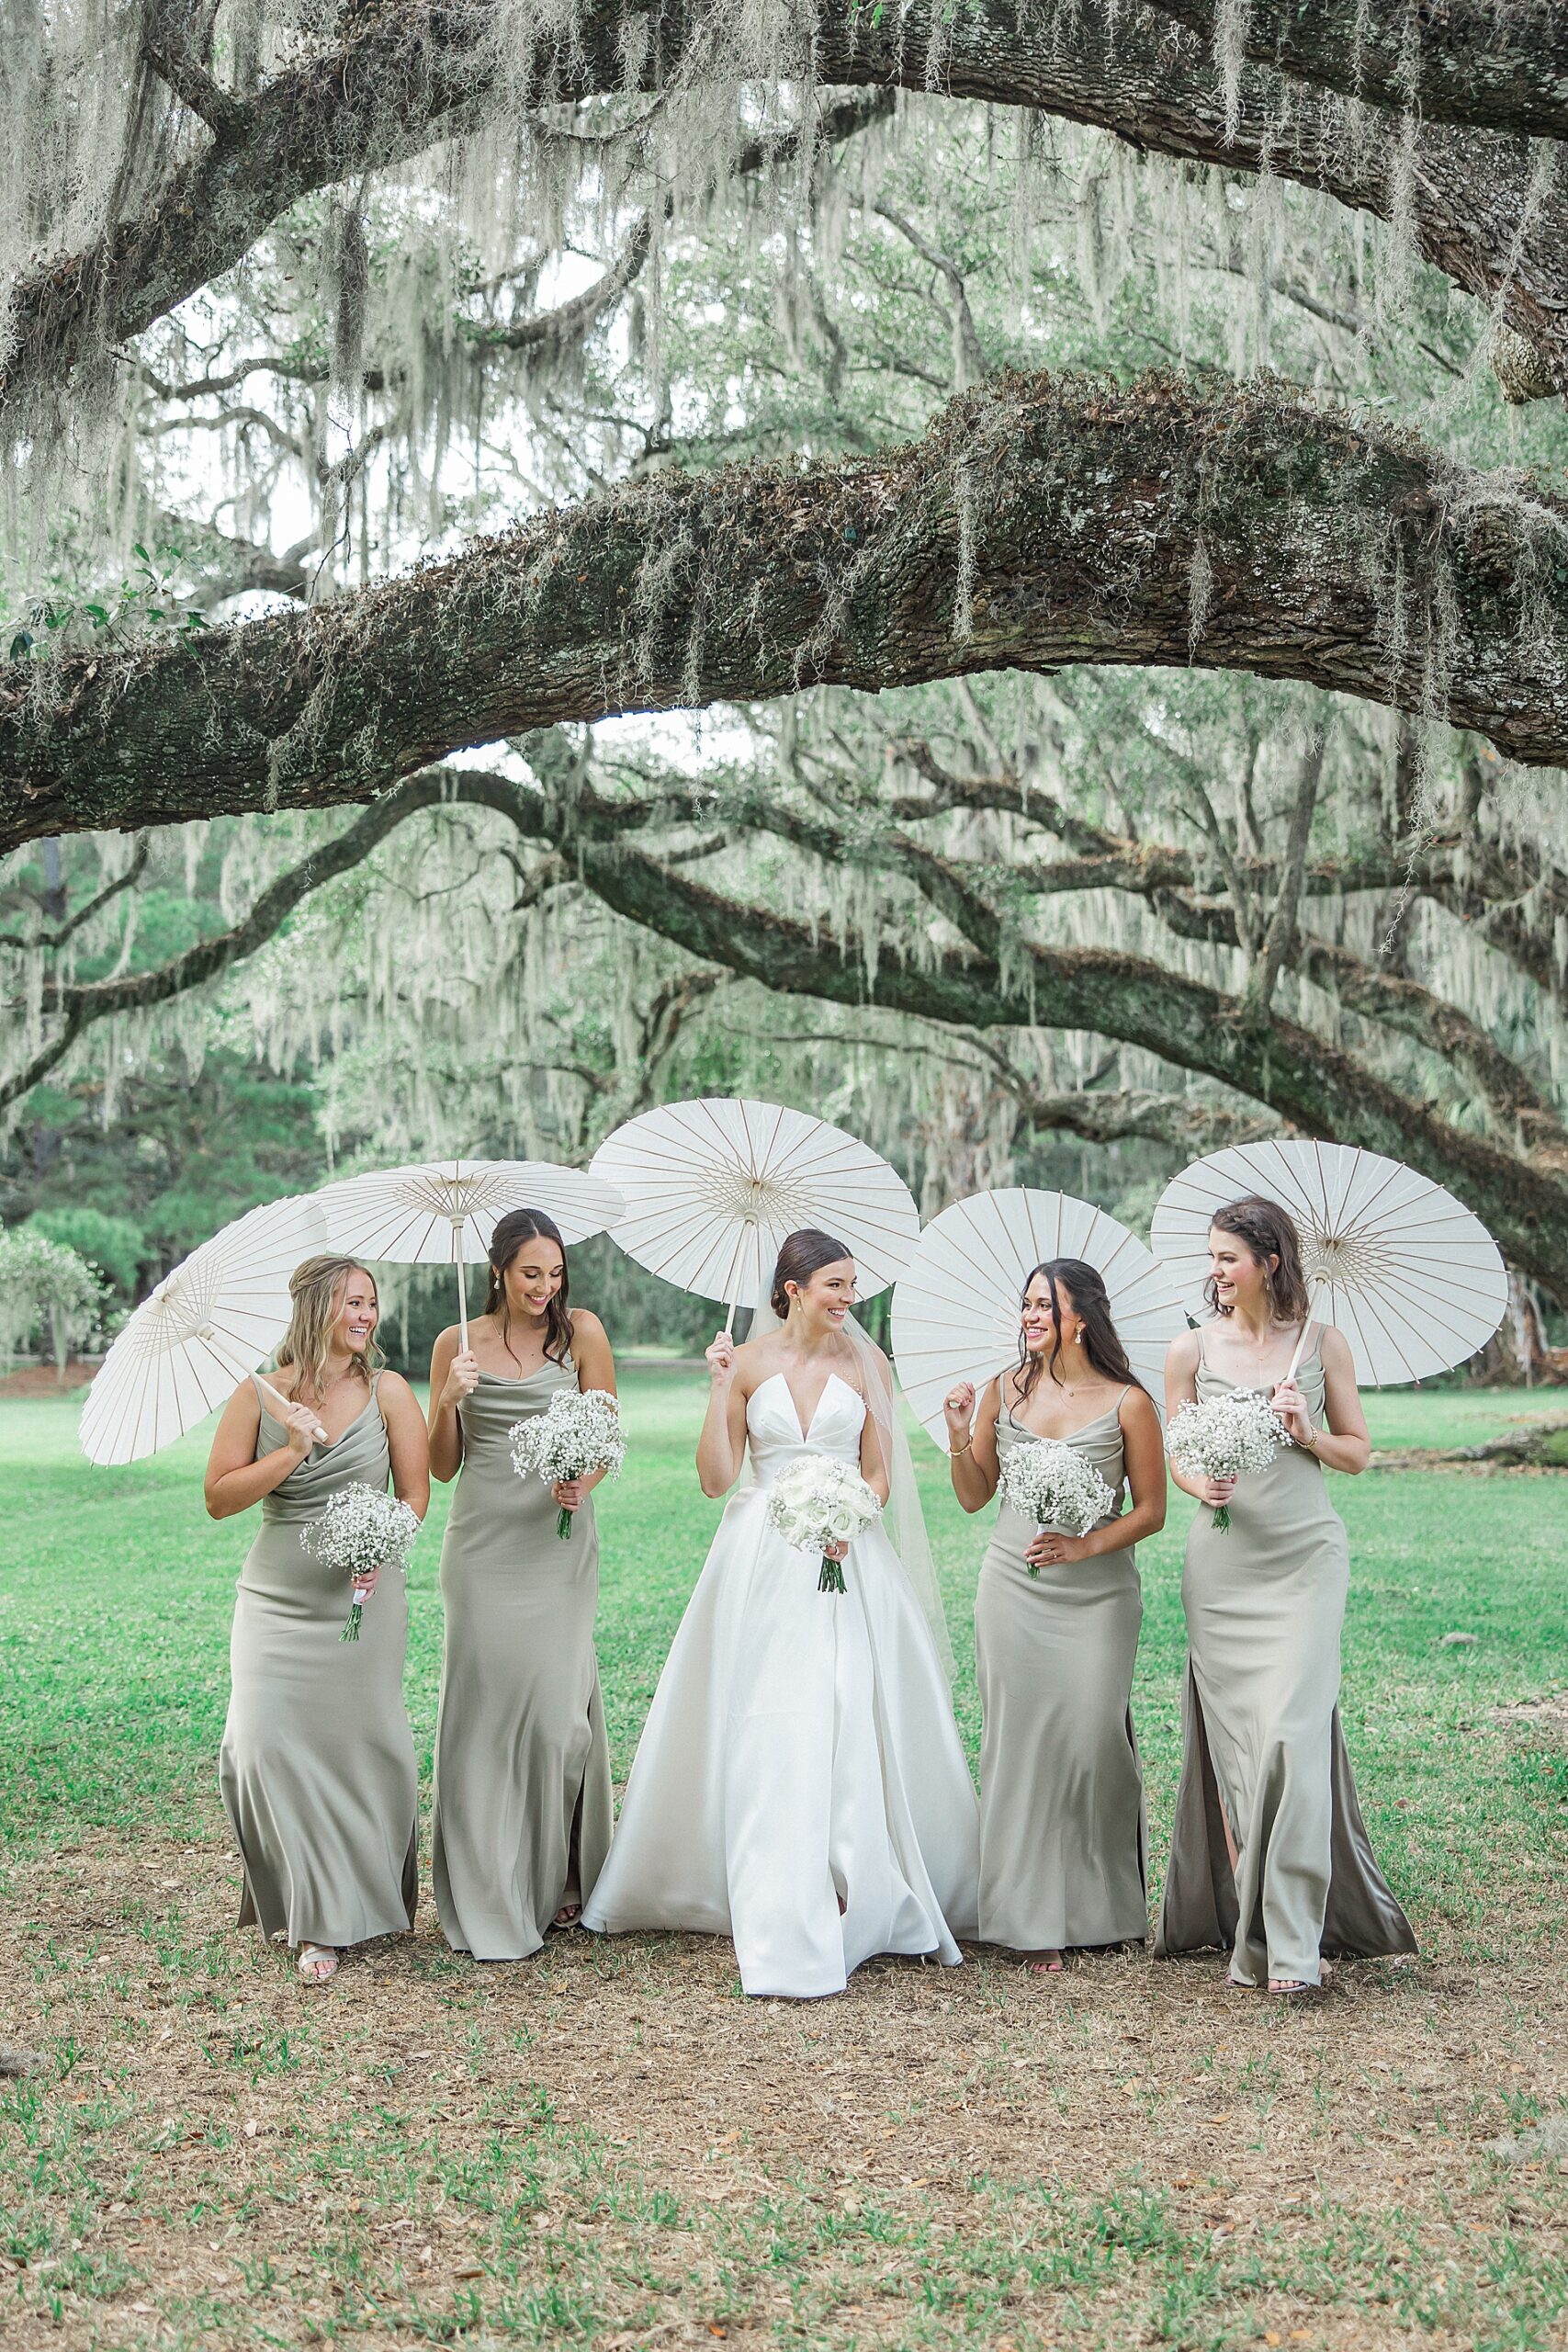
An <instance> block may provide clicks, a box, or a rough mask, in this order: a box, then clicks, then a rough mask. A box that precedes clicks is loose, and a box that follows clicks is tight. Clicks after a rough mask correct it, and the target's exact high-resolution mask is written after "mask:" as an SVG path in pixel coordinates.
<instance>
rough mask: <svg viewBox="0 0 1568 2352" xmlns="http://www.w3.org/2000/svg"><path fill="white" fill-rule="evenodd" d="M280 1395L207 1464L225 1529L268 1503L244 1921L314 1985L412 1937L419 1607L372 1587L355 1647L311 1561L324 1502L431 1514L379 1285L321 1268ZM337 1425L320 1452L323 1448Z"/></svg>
mask: <svg viewBox="0 0 1568 2352" xmlns="http://www.w3.org/2000/svg"><path fill="white" fill-rule="evenodd" d="M288 1288H289V1295H290V1297H291V1298H292V1300H293V1313H292V1316H291V1317H290V1319H289V1324H288V1331H287V1333H286V1334H285V1337H284V1340H283V1344H282V1345H281V1347H280V1348H279V1349H278V1351H277V1369H276V1372H275V1373H273V1374H271V1376H270V1381H269V1385H271V1386H272V1387H273V1388H275V1389H276V1390H277V1392H278V1393H279V1394H280V1395H281V1396H283V1397H287V1398H288V1405H287V1407H286V1408H285V1409H284V1410H283V1412H282V1413H281V1415H279V1413H278V1412H277V1411H276V1408H275V1407H273V1406H271V1405H269V1404H268V1402H267V1401H266V1399H265V1397H264V1396H263V1394H262V1391H261V1388H260V1386H259V1385H258V1384H257V1382H255V1381H254V1380H245V1381H242V1382H241V1384H240V1386H239V1387H238V1388H237V1389H236V1390H235V1392H234V1394H233V1396H232V1397H231V1398H230V1400H229V1402H228V1404H227V1406H226V1407H225V1408H224V1410H223V1418H222V1419H221V1420H220V1422H219V1424H218V1431H217V1435H216V1436H215V1437H214V1439H213V1441H212V1453H211V1457H210V1459H209V1463H208V1465H207V1483H206V1489H205V1491H206V1497H207V1508H208V1510H209V1512H210V1513H211V1515H212V1517H213V1518H214V1519H229V1518H231V1517H232V1516H233V1514H234V1513H235V1512H236V1511H242V1510H250V1508H251V1506H252V1505H253V1504H254V1503H258V1502H259V1503H260V1505H261V1510H262V1523H261V1529H260V1532H259V1533H258V1534H257V1536H256V1539H255V1542H254V1544H252V1545H251V1548H250V1550H249V1552H248V1553H247V1554H246V1555H245V1562H244V1566H243V1567H242V1569H241V1570H240V1584H239V1591H238V1595H237V1597H236V1600H235V1604H234V1626H233V1634H232V1637H231V1644H230V1653H229V1659H230V1674H231V1694H230V1700H229V1719H228V1722H227V1724H225V1726H224V1732H223V1747H222V1754H221V1758H220V1765H219V1780H220V1786H221V1789H222V1792H223V1803H224V1805H225V1807H226V1808H227V1811H228V1815H229V1823H230V1826H231V1830H232V1831H233V1836H234V1843H235V1845H236V1847H237V1848H238V1849H239V1854H240V1860H241V1862H242V1863H243V1868H244V1874H245V1891H244V1897H243V1902H242V1905H241V1908H240V1923H241V1925H242V1926H246V1925H248V1924H249V1923H250V1922H252V1921H255V1922H257V1923H258V1924H259V1925H260V1928H261V1930H262V1933H263V1934H264V1935H265V1938H266V1939H267V1941H268V1942H269V1943H279V1944H287V1945H288V1946H290V1947H298V1950H299V1973H300V1975H301V1976H302V1977H303V1978H304V1980H305V1981H306V1983H307V1984H311V1985H322V1984H325V1982H326V1981H327V1979H328V1978H329V1977H330V1976H332V1975H333V1974H335V1973H336V1970H337V1965H338V1954H339V1952H340V1951H342V1950H344V1948H345V1947H347V1946H349V1945H352V1944H360V1943H365V1942H367V1941H368V1940H369V1939H370V1938H371V1937H372V1936H387V1935H394V1934H400V1933H402V1932H404V1931H406V1930H407V1929H408V1928H411V1927H412V1925H413V1915H414V1905H415V1901H416V1899H417V1895H418V1889H419V1872H418V1772H417V1770H416V1767H415V1763H414V1752H413V1741H412V1737H411V1736H410V1732H409V1719H408V1713H407V1711H406V1709H405V1707H404V1705H403V1650H404V1645H405V1642H406V1639H407V1634H408V1600H407V1596H406V1593H405V1591H404V1588H403V1580H402V1577H401V1576H400V1575H399V1574H395V1573H394V1574H391V1575H388V1574H385V1573H382V1574H381V1575H379V1576H378V1577H377V1578H375V1579H373V1589H372V1590H371V1592H370V1594H369V1596H368V1598H367V1600H366V1604H365V1615H364V1621H363V1625H362V1629H361V1634H360V1638H359V1640H358V1641H357V1642H355V1643H344V1641H343V1639H342V1634H343V1628H344V1624H345V1623H346V1622H347V1618H348V1610H349V1601H350V1598H351V1596H350V1592H349V1588H348V1583H347V1580H346V1578H344V1577H343V1576H341V1575H340V1574H339V1573H338V1572H337V1571H336V1570H335V1569H332V1568H328V1567H324V1566H322V1565H321V1562H320V1561H319V1560H317V1559H316V1557H315V1556H314V1555H313V1554H312V1553H311V1552H310V1549H309V1548H308V1546H307V1543H306V1538H307V1536H308V1535H309V1532H310V1528H311V1526H312V1524H313V1523H314V1521H317V1520H319V1519H320V1518H321V1513H322V1511H323V1510H325V1508H326V1506H327V1503H328V1500H329V1499H330V1498H331V1497H332V1496H333V1495H335V1494H337V1493H339V1492H341V1490H342V1489H343V1488H344V1487H349V1486H354V1485H364V1486H367V1487H375V1488H376V1489H377V1491H378V1492H380V1493H384V1492H385V1491H386V1487H387V1480H388V1476H389V1475H390V1477H391V1481H392V1485H393V1487H394V1489H395V1490H396V1492H397V1495H398V1497H399V1499H400V1501H402V1502H406V1503H409V1504H411V1505H412V1508H413V1509H414V1510H416V1511H417V1512H418V1513H419V1514H420V1516H421V1518H423V1515H424V1511H425V1508H426V1506H427V1505H428V1503H429V1500H430V1474H429V1466H428V1456H427V1452H426V1445H425V1435H424V1422H423V1418H422V1416H421V1414H420V1409H419V1407H418V1405H417V1404H416V1403H415V1401H414V1397H413V1395H412V1391H411V1390H410V1388H409V1385H408V1383H407V1382H406V1381H405V1380H402V1379H400V1377H399V1375H398V1374H396V1373H395V1372H384V1371H382V1370H380V1369H379V1366H380V1356H379V1353H378V1350H377V1347H376V1323H377V1318H378V1313H379V1307H378V1300H377V1295H376V1285H375V1283H374V1282H373V1281H372V1279H371V1277H370V1276H369V1274H367V1272H366V1271H365V1268H364V1267H363V1266H359V1265H356V1264H355V1262H354V1261H353V1260H352V1259H351V1258H337V1257H322V1258H308V1259H307V1260H306V1261H305V1262H304V1264H303V1265H302V1266H298V1267H296V1269H295V1271H294V1273H293V1276H292V1278H291V1280H290V1282H289V1285H288ZM322 1429H324V1430H325V1431H326V1437H325V1439H324V1441H323V1440H322V1439H321V1438H320V1437H319V1436H318V1434H317V1432H318V1430H322Z"/></svg>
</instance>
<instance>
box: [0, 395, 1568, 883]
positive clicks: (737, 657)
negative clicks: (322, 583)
mask: <svg viewBox="0 0 1568 2352" xmlns="http://www.w3.org/2000/svg"><path fill="white" fill-rule="evenodd" d="M1200 547H1201V550H1202V561H1203V579H1204V582H1205V586H1204V594H1203V598H1202V603H1201V607H1198V606H1195V602H1194V590H1193V582H1194V576H1195V573H1194V564H1195V558H1196V556H1197V554H1198V550H1199V548H1200ZM1565 550H1568V515H1564V513H1563V512H1562V511H1561V510H1560V509H1559V508H1558V507H1557V506H1555V505H1553V504H1551V503H1548V502H1547V501H1546V500H1545V499H1544V497H1540V498H1527V497H1526V496H1524V495H1523V494H1522V493H1521V492H1519V491H1518V490H1517V487H1511V486H1506V485H1499V484H1498V483H1496V482H1495V481H1493V480H1492V479H1491V478H1489V477H1483V476H1479V475H1470V474H1467V473H1465V472H1464V471H1463V470H1462V469H1459V468H1457V467H1454V466H1452V465H1451V464H1449V463H1446V462H1444V461H1443V460H1441V459H1439V458H1437V457H1435V456H1433V455H1432V454H1431V453H1429V452H1427V450H1425V449H1423V448H1422V447H1420V446H1419V445H1418V444H1416V443H1414V442H1413V441H1411V440H1409V439H1406V438H1403V437H1398V436H1395V435H1392V434H1385V435H1379V434H1376V433H1373V432H1371V431H1368V430H1365V429H1362V428H1360V427H1358V426H1357V425H1356V424H1353V423H1352V422H1351V420H1350V419H1349V418H1348V416H1347V415H1345V414H1344V413H1334V412H1325V410H1323V409H1322V408H1320V407H1318V406H1316V405H1314V404H1313V403H1310V402H1308V401H1303V400H1301V399H1298V398H1295V397H1292V396H1290V395H1287V394H1284V393H1282V392H1280V391H1277V390H1270V389H1264V390H1252V391H1247V392H1235V393H1233V394H1226V395H1224V397H1220V398H1215V397H1212V396H1204V395H1202V394H1200V393H1199V392H1197V391H1195V390H1193V388H1192V387H1191V385H1190V383H1188V382H1187V381H1186V380H1185V379H1146V380H1145V381H1144V382H1143V383H1142V384H1141V385H1139V386H1137V387H1135V388H1134V390H1130V391H1119V390H1112V389H1110V388H1107V387H1105V386H1102V385H1084V384H1081V383H1075V382H1073V381H1070V380H1066V379H1064V380H1053V379H1048V378H1045V377H1043V376H1028V377H1004V378H999V379H992V380H991V381H989V382H988V383H987V385H986V386H984V387H983V388H980V389H978V390H976V391H974V392H971V393H967V394H964V396H962V397H961V398H960V399H958V400H957V401H953V403H952V404H951V406H950V407H949V408H948V409H947V410H946V411H944V412H943V413H942V415H941V416H940V417H939V418H938V419H937V421H936V423H935V424H934V425H933V426H932V429H931V433H930V434H929V435H927V437H926V439H925V440H924V441H923V442H921V443H919V444H917V445H915V446H913V447H909V448H907V449H903V450H896V451H892V452H889V453H887V454H886V456H883V457H879V458H876V459H874V460H870V461H863V462H851V463H839V464H828V463H824V464H819V465H818V466H816V467H814V468H812V469H809V470H807V471H798V472H797V471H784V470H775V469H762V468H746V469H733V470H731V471H729V472H727V473H720V474H717V475H715V476H709V477H703V478H696V477H693V478H682V477H662V478H658V479H656V480H654V481H649V482H646V483H643V484H639V485H637V486H635V487H632V488H627V489H622V490H617V491H613V492H609V493H607V494H606V495H605V496H604V497H603V498H601V499H599V500H596V501H595V502H594V503H592V504H589V505H585V506H583V507H581V508H577V509H575V510H570V511H564V512H560V513H558V514H554V515H549V516H547V517H546V518H545V519H543V520H542V521H539V522H536V523H532V524H529V525H527V526H523V527H521V528H519V529H518V530H517V531H515V532H513V533H512V534H510V535H508V536H506V537H501V538H495V539H490V540H483V541H479V542H476V543H475V544H474V545H472V546H471V547H470V548H468V549H467V550H466V551H465V552H464V553H463V554H461V555H460V556H457V557H456V558H454V559H452V560H449V561H446V562H441V563H434V564H430V565H427V566H425V567H424V568H423V569H421V570H419V571H414V572H412V573H410V574H408V575H407V576H405V577H402V578H400V579H395V580H391V581H389V582H382V583H378V584H376V585H373V586H371V587H369V588H367V589H365V590H363V591H361V592H359V593H358V594H353V595H349V596H345V597H344V598H342V599H341V600H339V601H338V602H336V603H333V604H331V605H324V606H321V607H318V608H316V609H314V610H310V611H305V612H299V613H288V614H284V615H280V616H272V617H268V618H266V619H264V620H259V621H254V622H252V623H250V624H248V625H246V626H243V627H241V628H228V629H223V630H214V631H211V632H209V633H201V634H198V635H194V636H191V637H189V638H185V639H179V640H178V641H176V642H175V643H172V644H164V645H163V646H158V647H144V648H141V649H138V650H133V651H129V652H125V653H121V654H118V655H101V654H100V655H97V656H96V657H93V658H89V657H88V656H86V655H85V654H84V655H81V656H78V657H73V658H71V659H68V660H66V661H64V662H62V663H61V665H60V666H59V669H58V671H57V672H56V673H54V674H53V675H52V677H46V678H44V679H43V680H40V676H39V672H38V669H37V668H36V666H29V665H27V664H22V663H14V664H11V665H9V666H8V668H0V848H4V849H9V848H13V847H15V846H16V845H17V844H18V843H20V842H25V841H28V840H31V839H35V838H37V837H38V836H39V835H42V834H49V833H62V832H68V831H75V830H79V829H81V828H87V827H96V828H116V827H118V828H131V827H141V826H144V825H149V824H164V823H169V822H172V821H174V820H178V819H184V818H194V817H211V816H215V815H218V814H220V813H224V812H229V813H233V812H239V811H243V810H257V809H260V810H269V809H280V808H307V807H324V806H328V805H330V804H332V803H334V802H342V801H348V800H355V799H367V798H369V797H372V796H373V795H375V794H376V793H378V792H380V791H382V790H384V789H385V788H386V786H388V785H389V783H392V782H394V781H396V780H397V778H398V777H399V776H400V775H408V774H411V773H412V772H413V771H415V770H416V769H418V768H421V767H423V766H424V765H426V764H427V763H429V762H430V761H431V760H432V759H433V758H438V757H441V756H443V755H445V754H446V753H448V752H453V751H456V750H457V749H459V748H464V747H468V746H472V745H477V744H484V743H489V742H493V741H497V740H499V739H501V738H502V737H504V736H507V735H512V734H517V733H519V732H522V731H523V730H525V729H529V728H536V727H544V726H549V725H552V724H555V723H557V722H558V721H561V720H573V719H574V720H593V719H598V718H604V717H606V716H608V715H611V714H613V713H617V712H626V711H650V710H666V709H674V708H681V707H688V708H689V707H701V706H705V705H709V704H712V703H715V702H721V701H741V700H754V699H763V698H771V697H776V696H781V695H792V694H794V693H795V692H796V691H797V690H798V689H799V688H800V687H801V686H802V685H805V684H811V683H814V682H823V683H828V684H840V685H847V686H853V687H858V688H861V689H863V690H865V691H868V692H873V693H874V692H877V691H880V690H881V689H883V688H885V687H887V686H893V685H910V684H921V683H925V682H929V681H931V680H933V679H941V678H954V677H960V676H964V675H965V674H969V673H976V672H980V671H987V670H999V669H1007V668H1011V669H1020V670H1032V671H1049V670H1052V669H1055V668H1057V667H1060V666H1062V665H1065V664H1067V663H1118V664H1122V665H1128V664H1135V665H1148V664H1159V663H1176V664H1180V665H1182V666H1186V665H1187V664H1188V663H1189V662H1195V663H1197V664H1198V665H1200V666H1201V667H1204V668H1212V669H1224V670H1242V671H1250V672H1252V673H1255V674H1256V675H1258V676H1261V677H1269V678H1291V679H1297V680H1302V681H1304V682H1306V683H1309V684H1313V685H1316V686H1319V687H1325V688H1328V689H1330V690H1333V691H1336V692H1338V693H1342V694H1348V695H1359V696H1362V697H1364V698H1366V699H1367V700H1370V701H1372V702H1379V703H1385V704H1393V705H1396V706H1398V707H1402V708H1404V709H1406V710H1411V711H1419V712H1427V713H1440V714H1441V715H1443V716H1445V717H1447V718H1450V720H1452V721H1453V722H1454V723H1455V724H1456V725H1459V726H1463V727H1468V728H1472V729H1475V730H1477V731H1478V732H1479V733H1481V734H1483V735H1485V736H1488V737H1490V738H1491V740H1492V741H1493V742H1494V743H1495V744H1496V745H1497V747H1498V749H1499V750H1500V751H1502V752H1505V753H1506V754H1507V755H1508V756H1510V757H1512V758H1514V759H1517V760H1519V761H1525V762H1536V763H1552V764H1555V763H1562V762H1564V761H1568V551H1565Z"/></svg>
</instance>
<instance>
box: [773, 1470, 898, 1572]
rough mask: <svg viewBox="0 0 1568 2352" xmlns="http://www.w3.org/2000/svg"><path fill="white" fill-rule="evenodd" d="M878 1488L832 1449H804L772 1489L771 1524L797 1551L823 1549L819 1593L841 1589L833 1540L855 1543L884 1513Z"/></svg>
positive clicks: (775, 1481) (840, 1569) (821, 1551)
mask: <svg viewBox="0 0 1568 2352" xmlns="http://www.w3.org/2000/svg"><path fill="white" fill-rule="evenodd" d="M881 1509H882V1505H881V1503H880V1502H879V1501H878V1499H877V1497H876V1493H875V1490H874V1488H873V1487H868V1486H867V1485H866V1482H865V1480H864V1479H863V1477H862V1476H861V1475H860V1472H859V1471H858V1470H854V1469H852V1468H851V1466H850V1464H848V1463H847V1462H840V1460H839V1459H838V1457H837V1456H836V1455H835V1454H831V1453H803V1454H801V1455H799V1456H798V1457H797V1459H796V1460H795V1461H794V1462H792V1463H791V1464H790V1465H789V1467H788V1468H787V1469H786V1470H784V1471H782V1472H781V1473H780V1475H779V1476H778V1477H777V1478H776V1479H775V1480H774V1482H773V1486H772V1487H770V1489H769V1491H768V1522H769V1524H770V1526H772V1527H773V1528H775V1529H776V1530H777V1532H779V1534H781V1535H782V1536H783V1537H784V1542H785V1543H786V1544H791V1545H793V1546H794V1548H795V1551H797V1552H820V1553H821V1555H822V1573H821V1575H820V1576H819V1577H818V1579H817V1589H818V1592H842V1591H843V1589H844V1572H843V1570H842V1568H841V1567H840V1565H839V1563H838V1561H837V1560H836V1559H834V1558H833V1557H832V1555H830V1554H829V1551H828V1548H827V1547H828V1545H829V1544H852V1543H853V1542H854V1540H855V1537H856V1536H857V1535H860V1534H863V1532H865V1530H866V1529H867V1528H868V1527H869V1526H870V1525H871V1522H872V1521H873V1520H874V1519H875V1518H876V1517H877V1515H878V1513H879V1512H880V1511H881Z"/></svg>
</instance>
